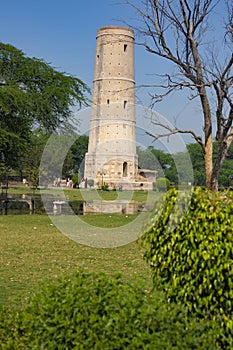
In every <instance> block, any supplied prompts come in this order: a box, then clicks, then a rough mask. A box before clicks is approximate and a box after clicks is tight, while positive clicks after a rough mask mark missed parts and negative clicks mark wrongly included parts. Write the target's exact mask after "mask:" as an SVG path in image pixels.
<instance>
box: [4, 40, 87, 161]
mask: <svg viewBox="0 0 233 350" xmlns="http://www.w3.org/2000/svg"><path fill="white" fill-rule="evenodd" d="M88 92H89V89H88V88H87V86H86V85H85V83H83V82H82V81H81V80H80V79H78V78H76V77H73V76H70V75H67V74H65V73H62V72H59V71H58V70H56V69H54V68H53V67H52V66H51V65H50V64H48V63H46V62H45V61H43V60H41V59H37V58H30V57H27V56H26V55H25V54H24V53H23V52H22V51H20V50H19V49H17V48H15V47H14V46H12V45H9V44H4V43H0V167H2V168H3V167H6V166H7V167H14V166H15V164H16V162H17V160H18V159H19V157H20V156H21V155H22V153H24V152H25V151H26V150H27V146H28V142H30V135H31V132H32V130H33V128H42V129H45V130H47V131H54V130H55V129H56V128H57V127H58V126H59V125H61V124H62V123H65V122H67V121H68V120H69V118H70V117H71V115H72V111H71V107H72V106H75V105H76V104H77V103H78V104H79V106H81V105H85V104H86V103H87V98H86V93H88Z"/></svg>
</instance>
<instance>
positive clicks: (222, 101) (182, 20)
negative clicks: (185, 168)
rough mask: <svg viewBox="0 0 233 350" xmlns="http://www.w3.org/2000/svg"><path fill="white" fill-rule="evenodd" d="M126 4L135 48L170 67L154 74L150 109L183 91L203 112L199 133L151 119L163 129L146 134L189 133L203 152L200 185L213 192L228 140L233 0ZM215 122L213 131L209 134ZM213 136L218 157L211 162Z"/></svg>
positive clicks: (232, 109) (232, 116) (231, 133)
mask: <svg viewBox="0 0 233 350" xmlns="http://www.w3.org/2000/svg"><path fill="white" fill-rule="evenodd" d="M126 2H127V3H128V4H130V6H132V7H133V8H134V9H135V10H136V12H137V14H138V15H139V18H140V19H141V21H140V23H141V24H140V26H138V25H137V27H136V31H137V33H138V34H139V38H140V42H139V44H141V45H144V47H145V48H146V50H147V51H148V52H150V53H152V54H155V55H156V56H159V57H161V58H162V59H164V60H168V61H170V62H172V63H173V64H174V67H175V68H176V69H175V73H173V74H169V73H168V72H164V74H162V75H160V78H162V80H161V79H160V83H159V84H158V85H157V93H156V92H155V93H154V94H153V96H152V105H154V103H156V102H159V101H161V100H163V99H164V98H165V97H168V96H169V95H170V94H171V93H172V92H174V91H181V92H182V91H184V90H185V89H186V90H187V89H188V90H189V98H192V99H193V98H197V99H199V102H200V105H201V110H202V114H203V125H202V127H203V134H201V135H198V134H197V133H195V132H194V131H193V130H183V129H180V128H177V127H174V128H171V127H170V126H169V125H164V124H162V123H161V122H160V121H159V120H153V123H154V124H156V125H159V126H162V127H163V128H164V129H165V131H164V133H163V134H160V135H151V136H154V137H155V138H156V139H158V138H160V137H163V136H169V135H172V134H175V133H189V134H191V135H192V136H193V138H194V139H195V140H196V141H197V142H198V143H199V144H200V145H201V147H202V150H203V153H204V159H205V172H206V186H207V188H209V189H211V190H213V191H217V189H218V177H219V171H220V169H221V166H222V163H223V161H224V159H225V157H226V154H227V151H228V148H229V146H230V144H231V142H232V139H233V126H232V125H233V124H232V121H233V100H232V93H233V54H232V44H233V0H225V1H224V0H220V1H217V0H215V1H214V0H190V1H187V0H161V1H160V0H146V1H142V2H141V5H140V6H137V5H135V2H133V1H126ZM219 7H220V10H221V14H222V15H225V17H224V18H225V20H222V22H221V19H220V18H218V17H217V15H216V11H217V9H218V8H219ZM211 20H212V23H214V25H215V26H218V34H219V36H220V34H222V37H221V48H222V49H221V52H220V46H219V47H218V46H216V45H217V43H216V38H215V37H211V31H210V30H211V24H209V21H211ZM134 29H135V28H134ZM142 38H143V39H142ZM217 50H218V51H217ZM155 90H156V89H155ZM187 117H190V116H187ZM215 122H216V128H217V129H216V130H217V131H216V135H213V133H214V131H213V129H214V128H213V123H215ZM215 137H216V140H217V142H218V154H217V158H216V159H215V160H213V151H212V144H213V139H214V138H215Z"/></svg>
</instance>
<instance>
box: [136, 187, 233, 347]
mask: <svg viewBox="0 0 233 350" xmlns="http://www.w3.org/2000/svg"><path fill="white" fill-rule="evenodd" d="M185 208H187V211H186V213H185V215H184V211H185ZM141 242H142V245H143V247H144V249H145V255H144V256H145V259H146V260H147V261H148V262H149V263H150V266H151V271H152V277H153V281H154V283H155V284H156V286H159V287H160V288H161V289H163V290H164V291H165V293H166V297H167V300H169V301H173V302H176V303H177V302H178V303H179V302H180V303H182V304H183V305H185V306H186V307H187V308H188V310H189V312H190V313H191V314H195V315H197V316H198V317H205V318H212V319H215V320H216V321H219V320H220V321H219V322H221V325H222V329H223V331H224V332H225V336H226V337H228V339H229V342H232V343H233V339H232V336H233V309H232V307H233V195H232V192H225V193H224V192H221V193H213V192H208V191H207V190H203V189H201V188H196V189H194V190H193V193H192V194H191V195H190V194H185V193H183V194H182V193H179V195H178V192H177V190H175V189H172V190H170V191H169V192H168V193H167V195H166V199H165V200H164V201H163V202H161V203H159V204H157V205H156V207H155V209H154V213H153V216H152V219H151V226H150V227H149V228H148V229H147V230H146V232H145V233H144V235H143V236H142V239H141Z"/></svg>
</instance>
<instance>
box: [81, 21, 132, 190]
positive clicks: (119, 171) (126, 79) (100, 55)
mask: <svg viewBox="0 0 233 350" xmlns="http://www.w3.org/2000/svg"><path fill="white" fill-rule="evenodd" d="M135 124H136V121H135V81H134V33H133V31H132V30H131V29H129V28H125V27H118V26H110V27H103V28H100V29H99V30H98V33H97V38H96V58H95V72H94V82H93V96H92V114H91V123H90V134H89V145H88V153H87V154H86V157H85V177H86V178H87V179H94V180H95V183H97V182H100V181H102V183H103V182H105V183H109V184H112V185H116V184H117V183H119V182H122V181H126V182H127V181H129V182H134V181H135V177H136V175H137V164H138V162H137V155H136V125H135Z"/></svg>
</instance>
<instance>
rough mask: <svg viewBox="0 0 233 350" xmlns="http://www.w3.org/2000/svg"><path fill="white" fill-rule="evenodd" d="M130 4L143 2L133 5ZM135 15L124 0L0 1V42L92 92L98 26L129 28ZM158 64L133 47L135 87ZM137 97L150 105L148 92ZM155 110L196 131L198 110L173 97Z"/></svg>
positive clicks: (149, 78)
mask: <svg viewBox="0 0 233 350" xmlns="http://www.w3.org/2000/svg"><path fill="white" fill-rule="evenodd" d="M134 3H141V1H140V0H135V1H134ZM133 18H135V14H134V12H133V10H132V8H131V7H129V6H127V5H125V4H124V1H123V0H99V1H83V0H66V1H64V0H40V1H39V0H38V1H35V0H34V1H32V0H8V1H1V21H0V33H1V34H0V41H1V42H4V43H10V44H12V45H14V46H16V47H17V48H19V49H21V50H22V51H23V52H24V53H25V54H26V55H27V56H30V57H32V56H33V57H37V58H42V59H44V60H45V61H46V62H49V63H51V65H52V66H53V67H55V68H57V69H59V70H61V71H64V72H66V73H70V74H73V75H76V76H77V77H79V78H80V79H82V80H83V81H84V82H85V83H87V85H88V86H90V87H92V80H93V72H94V60H95V37H96V32H97V29H98V28H99V27H102V26H108V25H125V23H132V20H133ZM164 67H165V66H164V65H163V66H161V62H159V61H158V60H157V58H156V57H155V56H153V55H151V54H149V53H146V52H145V49H144V48H143V47H142V46H135V79H136V86H140V85H144V84H147V83H148V82H150V83H152V82H153V79H154V78H153V76H152V75H151V74H153V73H160V72H161V69H164ZM136 94H137V98H138V99H139V100H140V101H141V102H143V104H144V106H147V105H148V104H149V97H148V92H147V91H146V90H145V89H138V90H137V93H136ZM156 109H157V110H158V112H159V113H161V114H162V115H163V116H164V117H165V118H167V119H169V120H170V121H172V120H173V119H174V118H176V119H177V120H178V124H179V125H181V126H183V127H190V125H189V124H190V121H189V122H186V118H185V115H186V113H189V114H190V113H191V114H192V116H191V126H193V127H194V129H196V130H198V128H199V126H198V125H199V122H197V120H198V118H199V115H200V110H199V108H198V107H197V106H194V105H193V104H192V103H191V102H190V103H185V104H184V100H183V98H181V99H180V98H179V99H178V98H177V97H173V98H172V97H171V98H170V100H166V101H165V102H164V103H162V104H160V105H157V106H156Z"/></svg>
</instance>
